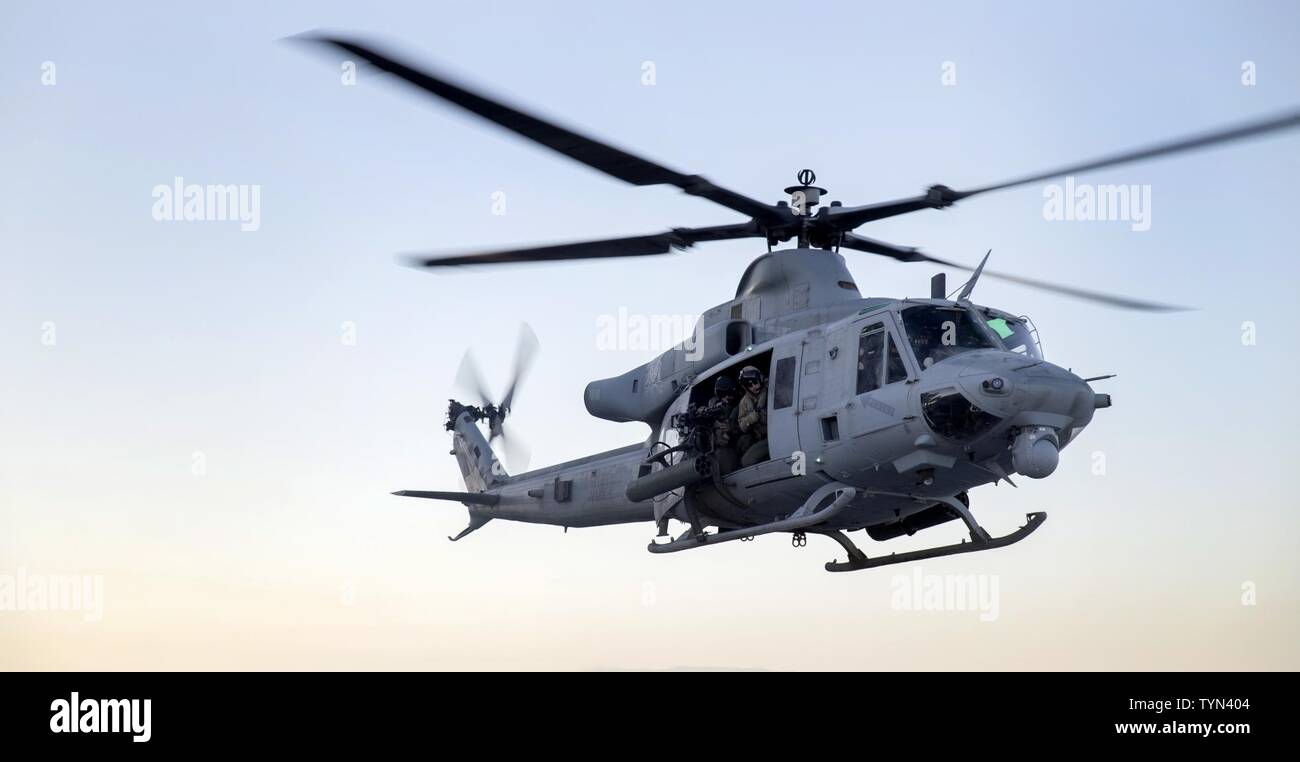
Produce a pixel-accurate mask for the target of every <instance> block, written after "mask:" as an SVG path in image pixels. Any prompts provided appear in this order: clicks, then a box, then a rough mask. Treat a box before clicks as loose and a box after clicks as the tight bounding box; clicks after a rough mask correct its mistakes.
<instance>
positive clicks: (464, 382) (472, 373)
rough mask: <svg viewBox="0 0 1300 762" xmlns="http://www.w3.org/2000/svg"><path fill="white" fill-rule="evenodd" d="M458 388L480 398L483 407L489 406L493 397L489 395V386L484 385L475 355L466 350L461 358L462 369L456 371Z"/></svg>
mask: <svg viewBox="0 0 1300 762" xmlns="http://www.w3.org/2000/svg"><path fill="white" fill-rule="evenodd" d="M455 383H456V386H457V387H458V388H461V389H464V390H465V391H467V392H471V393H472V394H473V395H474V396H475V397H477V398H478V402H479V404H481V405H485V404H487V403H488V402H489V401H490V400H491V397H490V396H489V394H488V390H487V384H485V383H483V374H481V373H479V370H478V363H476V362H474V355H473V354H472V353H471V352H470V351H469V350H466V351H465V354H464V355H462V356H461V358H460V367H459V368H458V369H457V370H456V381H455Z"/></svg>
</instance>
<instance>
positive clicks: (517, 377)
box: [501, 323, 540, 467]
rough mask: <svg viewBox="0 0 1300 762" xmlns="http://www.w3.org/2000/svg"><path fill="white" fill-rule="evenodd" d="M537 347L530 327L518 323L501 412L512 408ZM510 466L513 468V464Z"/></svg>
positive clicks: (537, 344) (534, 335)
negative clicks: (513, 361) (517, 333)
mask: <svg viewBox="0 0 1300 762" xmlns="http://www.w3.org/2000/svg"><path fill="white" fill-rule="evenodd" d="M539 346H540V344H539V343H538V341H537V334H535V333H533V329H532V327H531V326H529V325H528V324H527V323H520V324H519V343H518V344H517V345H516V347H515V367H514V369H513V370H511V371H510V384H509V385H508V386H506V396H504V397H502V398H501V409H502V410H505V411H509V410H511V409H512V408H513V405H514V401H515V392H516V391H517V390H518V389H519V384H520V382H522V381H523V380H524V378H526V377H527V376H528V371H529V370H530V369H531V368H532V365H533V359H534V358H536V357H537V349H538V347H539ZM510 465H511V466H512V467H513V466H514V464H513V463H511V464H510Z"/></svg>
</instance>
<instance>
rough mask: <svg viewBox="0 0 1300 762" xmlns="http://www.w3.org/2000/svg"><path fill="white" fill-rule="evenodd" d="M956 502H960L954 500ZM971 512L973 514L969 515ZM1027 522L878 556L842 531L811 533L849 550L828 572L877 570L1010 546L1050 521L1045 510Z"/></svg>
mask: <svg viewBox="0 0 1300 762" xmlns="http://www.w3.org/2000/svg"><path fill="white" fill-rule="evenodd" d="M953 502H956V501H953ZM968 515H969V514H968ZM1025 519H1026V521H1025V525H1024V526H1022V527H1020V528H1019V529H1017V530H1016V531H1014V532H1011V533H1010V534H1005V535H1002V536H1001V537H989V536H988V533H987V532H984V530H983V529H982V528H979V526H978V525H976V529H978V530H979V531H978V532H976V531H975V530H972V531H971V539H970V540H962V541H961V542H959V543H957V544H956V545H942V546H940V547H936V548H922V549H921V550H912V551H908V552H906V553H890V554H889V555H887V556H877V557H875V558H868V557H867V555H866V554H865V553H863V552H862V551H861V550H860V549H859V548H858V546H857V545H855V544H853V541H852V540H850V539H849V538H848V537H846V536H845V534H844V533H843V532H840V531H838V530H828V531H820V532H818V531H817V530H815V529H810V530H808V531H810V532H816V533H817V534H821V535H825V536H826V537H829V538H831V539H832V540H834V541H836V542H838V543H839V544H840V545H841V546H842V547H843V548H844V549H845V550H846V551H848V553H849V560H847V561H827V562H826V571H831V572H846V571H858V570H859V569H874V568H876V567H877V566H889V565H890V564H905V563H908V562H910V561H921V560H924V559H926V558H938V557H940V556H952V555H956V554H958V553H974V552H976V551H980V550H992V549H994V548H1002V547H1006V546H1007V545H1013V544H1015V543H1017V542H1020V541H1021V540H1023V539H1025V538H1026V537H1028V536H1029V535H1031V534H1033V532H1034V530H1035V529H1038V527H1040V526H1042V525H1043V522H1044V521H1046V520H1047V514H1046V513H1045V512H1041V511H1040V512H1038V513H1027V514H1025Z"/></svg>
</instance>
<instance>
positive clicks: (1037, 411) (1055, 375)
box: [958, 352, 1110, 479]
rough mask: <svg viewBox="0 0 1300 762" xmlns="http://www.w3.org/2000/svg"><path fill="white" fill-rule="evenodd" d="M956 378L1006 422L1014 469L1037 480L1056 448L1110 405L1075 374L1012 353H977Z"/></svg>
mask: <svg viewBox="0 0 1300 762" xmlns="http://www.w3.org/2000/svg"><path fill="white" fill-rule="evenodd" d="M981 354H983V355H984V356H982V357H978V358H975V357H972V358H971V360H972V362H971V363H970V364H969V365H968V367H967V368H966V369H965V370H963V371H962V372H961V373H960V374H959V376H958V386H959V387H960V388H961V391H962V393H963V395H965V396H966V397H967V398H968V399H970V400H971V401H972V402H974V403H975V404H976V406H977V407H979V408H980V409H981V410H983V411H985V412H987V413H989V414H991V415H994V416H997V417H998V418H999V419H1001V420H1002V421H1004V422H1007V423H1008V424H1009V426H1008V431H1009V432H1010V434H1011V436H1012V440H1011V445H1010V450H1011V457H1012V462H1013V464H1014V467H1015V471H1016V472H1017V473H1020V474H1023V475H1025V476H1028V477H1031V478H1036V479H1040V478H1042V477H1045V476H1047V475H1049V474H1051V473H1052V472H1053V471H1054V470H1055V469H1056V465H1057V462H1058V458H1059V451H1060V449H1061V448H1062V447H1065V446H1066V445H1067V444H1069V443H1070V442H1071V441H1072V440H1073V439H1074V438H1075V437H1076V436H1078V434H1079V432H1080V431H1082V430H1083V428H1084V427H1085V426H1087V425H1088V423H1089V422H1091V421H1092V416H1093V413H1094V411H1096V410H1097V409H1098V408H1102V407H1109V406H1110V397H1109V395H1103V394H1097V393H1096V392H1094V391H1093V390H1092V387H1090V386H1089V385H1088V384H1087V382H1085V381H1084V380H1083V379H1082V378H1080V377H1078V376H1076V375H1075V374H1074V373H1072V372H1070V371H1069V370H1066V369H1065V368H1062V367H1060V366H1057V365H1053V364H1051V363H1049V362H1046V361H1044V360H1037V359H1034V358H1032V357H1027V356H1025V355H1022V354H1018V353H1014V352H990V353H987V354H985V353H981Z"/></svg>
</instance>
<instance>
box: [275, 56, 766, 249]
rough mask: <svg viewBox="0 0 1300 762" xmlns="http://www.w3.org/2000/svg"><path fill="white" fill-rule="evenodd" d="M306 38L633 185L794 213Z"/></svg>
mask: <svg viewBox="0 0 1300 762" xmlns="http://www.w3.org/2000/svg"><path fill="white" fill-rule="evenodd" d="M299 38H300V39H305V40H307V41H312V42H320V43H324V44H326V45H331V46H333V47H335V48H338V49H339V50H342V51H344V52H345V53H348V54H350V55H354V56H357V57H358V58H362V59H364V60H366V61H368V62H369V63H371V64H372V65H374V66H375V67H377V68H379V69H381V70H382V71H385V72H388V73H389V74H392V75H394V76H397V77H399V78H401V79H403V80H405V81H407V82H409V83H410V84H412V85H415V86H416V87H418V88H420V89H421V90H424V91H425V92H427V93H430V94H431V95H434V96H437V97H438V98H441V99H443V100H445V101H447V102H449V103H452V104H454V105H456V106H460V107H461V108H463V109H465V110H466V111H469V112H471V113H473V114H477V115H478V116H480V117H483V118H484V119H486V120H488V121H490V122H493V123H494V124H497V125H500V126H501V127H504V128H506V129H507V130H510V131H511V132H514V133H515V134H517V135H520V136H522V137H525V138H528V139H529V140H532V141H533V142H535V143H538V144H540V145H543V146H545V147H547V148H549V149H551V150H553V151H556V152H558V153H562V154H564V155H565V156H568V157H569V158H570V159H574V160H576V161H580V162H582V163H583V164H586V165H587V166H589V167H591V168H593V169H598V170H600V171H601V172H604V173H605V174H607V175H611V176H613V177H616V178H618V179H620V180H623V181H624V182H628V183H631V184H633V185H673V186H676V187H678V188H681V189H682V190H683V191H686V192H687V193H688V194H690V195H692V196H699V197H701V198H706V199H708V200H710V201H712V202H714V203H717V204H721V205H722V206H725V207H727V208H728V209H734V210H735V211H737V212H740V213H741V214H744V215H746V216H748V217H753V218H754V219H758V220H761V221H765V222H768V223H771V224H780V223H786V222H789V213H788V212H787V211H785V210H782V209H780V208H778V207H776V206H774V205H772V204H765V203H763V202H762V201H758V200H757V199H753V198H750V197H748V196H744V195H742V194H740V193H736V192H735V191H731V190H727V189H726V188H722V187H720V186H718V185H714V184H713V183H712V182H710V181H708V180H706V179H705V178H703V177H700V176H699V175H684V174H682V173H680V172H677V171H674V170H671V169H669V168H667V167H665V166H663V165H660V164H656V163H655V162H653V161H650V160H648V159H644V158H642V157H640V156H636V155H634V154H631V153H628V152H627V151H623V150H621V149H618V148H614V147H613V146H610V145H607V144H605V143H602V142H600V141H599V140H596V139H594V138H591V137H588V136H586V135H582V134H579V133H577V132H574V131H572V130H568V129H565V128H564V127H560V126H559V125H557V124H554V123H552V122H548V121H546V120H544V119H541V118H539V117H536V116H533V115H532V114H528V113H525V112H523V111H520V110H518V109H515V108H512V107H510V106H508V105H506V104H505V103H503V102H501V101H499V100H494V99H492V98H488V97H486V96H484V95H482V94H479V93H475V92H473V91H470V90H467V89H465V88H463V87H460V86H458V85H456V84H453V83H452V82H451V81H450V80H448V79H447V78H445V77H442V76H437V75H434V74H432V73H430V72H428V71H427V70H421V69H417V68H415V67H414V66H411V65H408V64H406V63H403V62H401V61H399V60H397V59H396V58H393V57H391V56H388V55H385V54H384V53H381V52H379V51H377V50H375V49H374V48H371V47H368V46H366V45H364V44H362V43H360V42H357V41H353V40H345V39H342V38H338V37H330V36H327V35H315V34H306V35H299Z"/></svg>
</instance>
